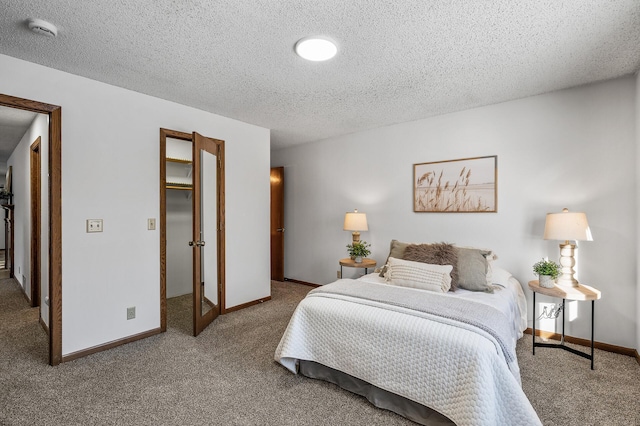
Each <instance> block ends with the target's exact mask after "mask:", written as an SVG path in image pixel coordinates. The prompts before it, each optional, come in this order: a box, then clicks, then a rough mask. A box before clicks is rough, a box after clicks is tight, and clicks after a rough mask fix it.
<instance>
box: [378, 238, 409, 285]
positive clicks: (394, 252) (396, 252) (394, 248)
mask: <svg viewBox="0 0 640 426" xmlns="http://www.w3.org/2000/svg"><path fill="white" fill-rule="evenodd" d="M409 244H411V243H403V242H400V241H398V240H391V244H390V245H389V255H388V256H387V260H386V261H385V265H384V266H383V267H382V270H381V271H380V277H382V278H384V273H385V272H386V271H387V265H386V264H387V262H389V258H390V257H395V258H396V259H402V256H403V255H404V250H405V249H406V248H407V246H408V245H409Z"/></svg>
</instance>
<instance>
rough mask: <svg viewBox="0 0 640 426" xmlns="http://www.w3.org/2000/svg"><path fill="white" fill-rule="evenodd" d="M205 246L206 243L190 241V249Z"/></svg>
mask: <svg viewBox="0 0 640 426" xmlns="http://www.w3.org/2000/svg"><path fill="white" fill-rule="evenodd" d="M204 244H205V242H204V241H189V246H190V247H193V246H196V247H202V246H204Z"/></svg>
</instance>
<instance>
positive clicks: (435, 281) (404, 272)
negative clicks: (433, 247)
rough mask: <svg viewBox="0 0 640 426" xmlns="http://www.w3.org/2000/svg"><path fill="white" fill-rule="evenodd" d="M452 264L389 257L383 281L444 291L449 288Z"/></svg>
mask: <svg viewBox="0 0 640 426" xmlns="http://www.w3.org/2000/svg"><path fill="white" fill-rule="evenodd" d="M452 270H453V266H452V265H431V264H429V263H422V262H411V261H409V260H402V259H396V258H395V257H390V258H389V260H388V261H387V271H386V272H385V274H384V278H385V281H387V282H388V283H389V284H393V285H398V286H402V287H411V288H419V289H422V290H429V291H436V292H442V293H446V292H447V291H449V289H450V288H451V271H452Z"/></svg>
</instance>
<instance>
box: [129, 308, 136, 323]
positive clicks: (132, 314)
mask: <svg viewBox="0 0 640 426" xmlns="http://www.w3.org/2000/svg"><path fill="white" fill-rule="evenodd" d="M135 317H136V307H135V306H132V307H130V308H127V320H131V319H134V318H135Z"/></svg>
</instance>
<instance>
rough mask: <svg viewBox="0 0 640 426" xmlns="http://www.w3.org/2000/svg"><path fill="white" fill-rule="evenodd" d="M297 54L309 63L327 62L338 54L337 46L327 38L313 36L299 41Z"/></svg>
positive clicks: (296, 48)
mask: <svg viewBox="0 0 640 426" xmlns="http://www.w3.org/2000/svg"><path fill="white" fill-rule="evenodd" d="M295 50H296V53H297V54H298V56H300V57H301V58H304V59H306V60H308V61H316V62H318V61H326V60H328V59H331V58H333V57H334V56H335V55H336V53H337V52H338V48H337V47H336V44H335V43H334V42H333V41H332V40H330V39H329V38H327V37H322V36H313V37H305V38H303V39H300V40H298V42H297V43H296V47H295Z"/></svg>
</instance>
